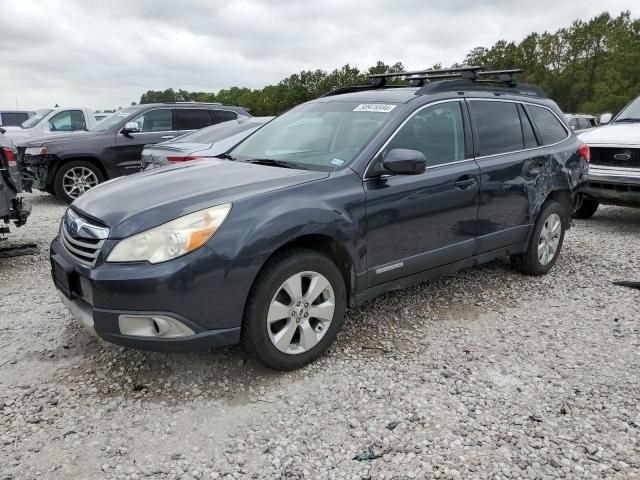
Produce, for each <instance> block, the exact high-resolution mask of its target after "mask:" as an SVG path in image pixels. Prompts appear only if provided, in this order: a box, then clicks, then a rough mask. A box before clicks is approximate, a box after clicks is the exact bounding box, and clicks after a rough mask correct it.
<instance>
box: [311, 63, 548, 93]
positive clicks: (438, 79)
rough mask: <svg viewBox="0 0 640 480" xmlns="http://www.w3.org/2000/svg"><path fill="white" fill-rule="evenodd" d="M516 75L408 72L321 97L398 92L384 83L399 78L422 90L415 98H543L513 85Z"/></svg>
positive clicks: (531, 88)
mask: <svg viewBox="0 0 640 480" xmlns="http://www.w3.org/2000/svg"><path fill="white" fill-rule="evenodd" d="M520 72H522V69H521V68H511V69H505V70H485V67H483V66H479V65H467V66H463V67H453V68H439V69H433V68H431V69H427V70H416V71H411V72H389V73H377V74H374V75H369V76H368V77H367V78H369V79H370V80H371V84H370V85H357V86H347V87H339V88H336V89H334V90H332V91H330V92H329V93H326V94H324V95H323V97H329V96H333V95H341V94H344V93H352V92H360V91H365V90H376V89H379V88H399V87H402V86H403V85H387V84H386V83H387V79H389V78H395V77H403V78H404V80H407V81H409V85H410V86H412V87H422V88H420V89H419V90H418V91H417V92H416V95H425V94H427V93H436V92H446V91H455V90H458V91H461V90H481V91H492V92H495V93H499V92H505V91H507V92H509V93H515V94H518V95H528V96H535V97H541V98H546V95H545V93H544V90H542V88H540V87H538V86H537V85H529V84H525V83H517V82H516V78H515V76H516V74H518V73H520ZM442 80H446V81H442Z"/></svg>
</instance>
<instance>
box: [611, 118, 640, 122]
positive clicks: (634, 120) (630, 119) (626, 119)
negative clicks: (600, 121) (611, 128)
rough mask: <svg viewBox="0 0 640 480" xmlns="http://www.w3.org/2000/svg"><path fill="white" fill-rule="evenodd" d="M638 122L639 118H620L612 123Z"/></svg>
mask: <svg viewBox="0 0 640 480" xmlns="http://www.w3.org/2000/svg"><path fill="white" fill-rule="evenodd" d="M636 122H640V118H620V119H619V120H616V121H615V122H614V123H636Z"/></svg>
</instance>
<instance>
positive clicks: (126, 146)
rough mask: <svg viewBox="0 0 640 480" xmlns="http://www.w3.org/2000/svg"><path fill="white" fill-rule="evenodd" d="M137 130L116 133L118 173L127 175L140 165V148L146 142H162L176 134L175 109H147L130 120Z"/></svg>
mask: <svg viewBox="0 0 640 480" xmlns="http://www.w3.org/2000/svg"><path fill="white" fill-rule="evenodd" d="M132 122H135V123H137V124H138V127H139V128H140V131H139V132H133V133H128V134H124V133H122V132H118V133H117V134H116V146H115V167H116V169H117V171H118V174H119V175H129V174H131V173H136V172H139V171H140V168H141V167H142V159H141V157H142V149H143V148H144V146H145V145H147V144H152V143H159V142H164V141H166V140H171V139H172V138H175V137H177V136H178V130H177V129H176V128H175V123H176V122H175V110H174V109H172V108H157V109H154V110H148V111H146V112H144V113H143V114H142V115H140V116H139V117H137V118H135V119H134V120H132Z"/></svg>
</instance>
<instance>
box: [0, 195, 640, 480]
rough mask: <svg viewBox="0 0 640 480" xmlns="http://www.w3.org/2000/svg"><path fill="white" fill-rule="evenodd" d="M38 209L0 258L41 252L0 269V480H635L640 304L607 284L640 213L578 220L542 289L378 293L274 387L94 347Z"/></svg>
mask: <svg viewBox="0 0 640 480" xmlns="http://www.w3.org/2000/svg"><path fill="white" fill-rule="evenodd" d="M31 200H32V202H33V204H34V207H33V214H32V216H31V218H30V220H29V223H28V225H27V226H25V227H23V228H21V229H19V230H15V231H14V232H13V233H12V234H11V235H10V237H9V240H7V241H5V242H3V245H2V246H7V245H10V244H14V243H21V242H23V243H24V242H36V243H37V244H38V245H39V246H40V248H41V253H40V254H39V255H35V256H24V257H19V258H11V259H0V284H1V285H2V287H1V289H0V292H1V296H0V312H2V315H1V316H0V352H1V353H0V479H5V478H6V479H32V478H59V479H75V478H87V479H94V478H107V479H116V478H117V479H125V478H126V479H140V478H162V479H164V478H169V479H176V478H181V479H185V480H191V479H193V478H195V479H201V480H205V479H216V478H224V479H241V478H242V479H244V478H268V479H272V478H286V479H297V478H318V479H325V478H329V479H333V478H336V479H342V478H344V479H369V478H371V479H396V480H399V479H404V478H448V479H457V478H532V479H533V478H555V477H562V478H576V479H583V478H625V479H628V478H640V370H639V366H640V290H634V289H631V288H626V287H619V286H614V285H613V284H612V281H614V280H637V281H640V268H639V267H640V210H632V209H625V208H611V207H605V208H602V209H601V210H599V211H598V213H597V214H596V215H595V216H594V218H593V219H591V220H589V221H576V222H575V225H574V228H573V229H572V230H571V231H570V232H569V233H568V235H567V237H566V239H565V244H564V250H563V252H562V256H561V258H560V261H559V263H558V264H557V265H556V268H555V269H554V271H553V272H552V273H551V274H549V275H548V276H546V277H544V278H533V277H525V276H522V275H519V274H517V273H515V272H513V271H512V270H511V269H510V268H509V264H508V262H507V261H506V260H500V261H496V262H492V263H491V264H489V265H487V266H484V267H481V268H476V269H471V270H467V271H464V272H461V273H460V274H458V275H457V276H456V277H452V278H444V279H439V280H435V281H432V282H429V283H425V284H423V285H421V286H419V287H415V288H411V289H408V290H405V291H400V292H394V293H391V294H387V295H385V296H383V297H380V298H378V299H376V300H375V301H373V302H371V303H369V304H367V305H365V306H364V307H363V308H360V309H357V310H352V311H350V312H349V313H348V318H347V322H346V324H345V328H344V330H343V332H342V333H341V334H340V335H339V338H338V341H337V343H336V344H335V345H334V346H333V347H332V348H331V350H330V352H329V354H328V355H326V356H325V357H324V358H322V359H321V360H320V361H318V362H316V363H315V364H313V365H310V366H308V367H307V368H305V369H303V370H300V371H297V372H292V373H288V374H279V373H274V372H271V371H268V370H265V369H263V368H261V367H260V366H259V365H257V364H256V363H254V362H253V361H251V360H248V359H247V358H245V356H244V355H243V354H242V353H241V352H240V351H239V350H238V349H229V350H225V351H218V352H213V353H203V354H159V353H148V352H138V351H134V350H125V349H123V348H119V347H116V346H112V345H108V344H105V343H103V342H102V341H99V340H97V339H94V338H93V337H91V336H90V335H89V334H88V333H86V332H85V331H84V330H82V329H81V328H80V327H79V326H77V325H76V324H75V323H74V322H73V320H72V319H71V317H70V316H69V314H68V313H67V311H66V310H65V309H64V308H63V306H62V305H61V304H60V303H59V301H58V299H57V296H56V293H55V290H54V288H53V286H52V283H51V281H50V278H49V263H48V252H47V250H48V242H49V241H50V240H51V239H52V238H53V236H54V235H55V233H56V230H57V228H58V224H59V218H60V216H61V214H62V212H63V210H64V205H63V204H61V203H60V202H58V201H57V200H55V199H54V198H52V197H50V196H48V195H32V196H31ZM378 455H381V456H379V457H378ZM376 457H377V458H376Z"/></svg>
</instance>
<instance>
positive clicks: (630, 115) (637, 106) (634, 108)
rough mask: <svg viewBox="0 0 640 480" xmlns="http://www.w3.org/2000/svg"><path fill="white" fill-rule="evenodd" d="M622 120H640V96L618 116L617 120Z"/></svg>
mask: <svg viewBox="0 0 640 480" xmlns="http://www.w3.org/2000/svg"><path fill="white" fill-rule="evenodd" d="M620 121H623V122H624V121H637V122H640V97H638V98H636V99H635V100H634V101H633V102H631V103H630V104H629V105H627V106H626V107H625V109H624V110H622V111H621V112H620V113H619V114H618V116H617V117H616V122H620Z"/></svg>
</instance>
